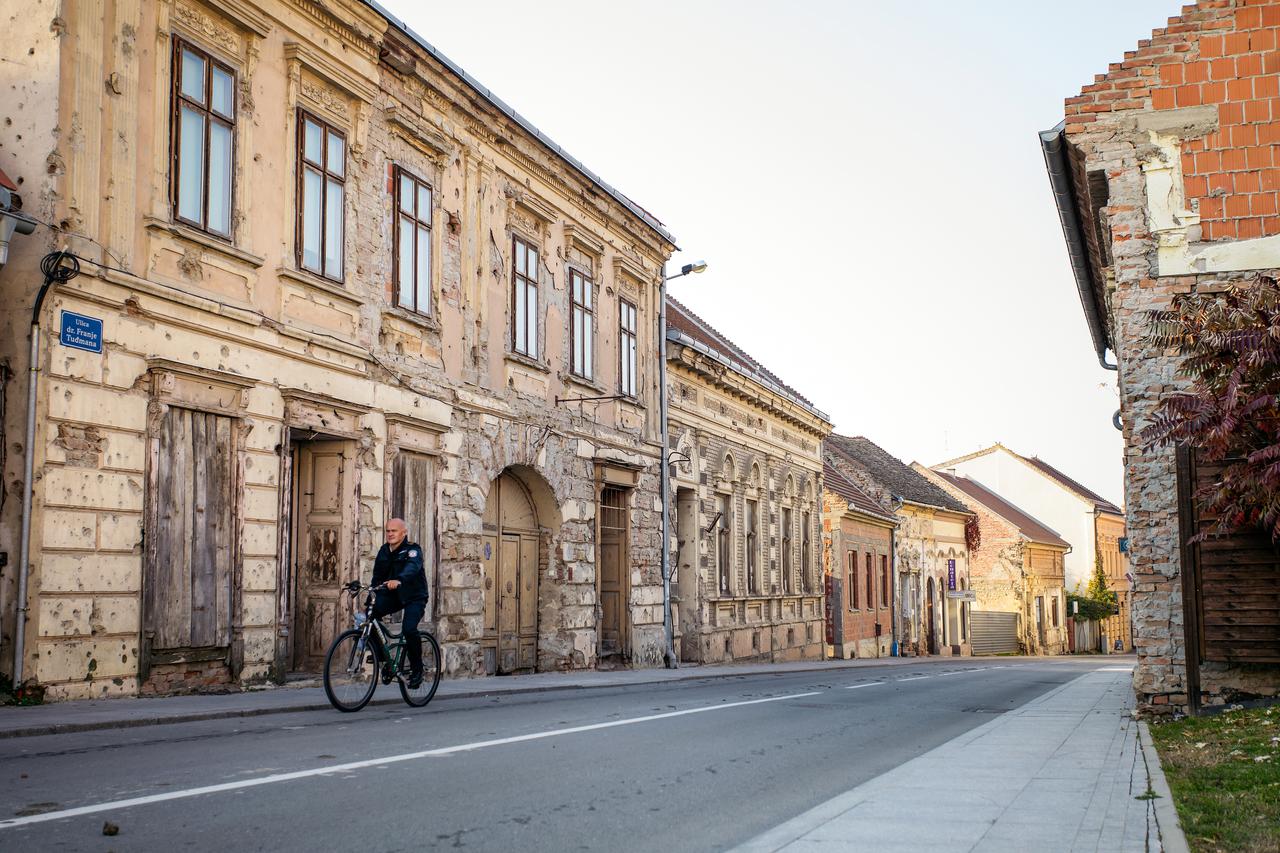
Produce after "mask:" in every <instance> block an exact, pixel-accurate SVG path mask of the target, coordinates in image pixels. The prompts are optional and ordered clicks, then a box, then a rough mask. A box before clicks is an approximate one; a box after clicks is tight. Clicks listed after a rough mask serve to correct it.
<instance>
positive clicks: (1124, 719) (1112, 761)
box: [739, 660, 1187, 853]
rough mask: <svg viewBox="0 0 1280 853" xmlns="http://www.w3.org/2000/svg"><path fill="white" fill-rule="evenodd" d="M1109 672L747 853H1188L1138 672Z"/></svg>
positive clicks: (786, 827)
mask: <svg viewBox="0 0 1280 853" xmlns="http://www.w3.org/2000/svg"><path fill="white" fill-rule="evenodd" d="M1099 664H1100V668H1099V669H1097V670H1095V671H1093V672H1091V673H1089V674H1087V675H1084V676H1081V677H1080V678H1078V679H1076V680H1074V681H1071V682H1068V683H1067V684H1064V685H1062V686H1061V687H1059V688H1057V689H1055V690H1052V691H1050V692H1048V693H1046V694H1044V695H1043V696H1040V697H1038V698H1037V699H1035V700H1033V701H1031V702H1029V703H1028V704H1026V705H1024V706H1022V707H1021V708H1019V709H1017V710H1015V711H1010V712H1008V713H1006V714H1003V715H1001V716H999V717H997V718H996V719H994V720H992V721H991V722H989V723H986V724H985V725H982V726H980V727H978V728H976V729H973V730H972V731H969V732H967V733H966V734H964V735H962V736H960V737H958V738H956V739H955V740H953V741H951V742H949V743H947V744H945V745H943V746H940V747H938V748H937V749H934V750H932V751H930V752H927V753H925V754H924V755H921V756H919V757H918V758H915V759H913V760H911V761H909V762H907V763H905V764H903V765H901V766H899V767H896V768H894V769H893V770H891V771H889V772H888V773H885V774H883V775H881V776H878V777H876V778H875V779H872V780H870V781H868V782H866V783H864V784H862V785H859V786H858V787H856V788H854V789H853V790H851V791H849V792H848V793H845V794H842V795H841V796H839V797H836V798H834V799H832V800H829V801H827V802H826V803H823V804H822V805H820V806H817V807H816V808H813V809H811V810H810V811H808V812H806V813H805V814H802V815H800V816H799V817H797V818H795V819H793V820H790V821H787V822H786V823H784V824H782V825H781V826H778V827H776V828H775V829H773V830H771V831H769V832H767V833H765V834H764V835H761V836H759V837H757V838H755V839H753V840H752V841H750V842H748V843H747V844H745V845H743V846H742V847H741V848H739V849H740V850H743V851H752V852H753V853H755V852H756V851H777V850H785V851H788V853H806V851H837V850H876V851H885V852H886V853H892V851H989V853H998V852H999V851H1011V853H1013V851H1026V850H1044V851H1059V850H1060V851H1072V853H1075V851H1086V850H1087V851H1108V853H1109V851H1161V850H1164V851H1170V853H1181V851H1185V850H1186V849H1187V846H1186V839H1185V838H1184V836H1183V834H1182V831H1181V829H1180V828H1179V827H1178V822H1177V817H1176V813H1175V812H1174V808H1173V802H1172V798H1171V795H1170V793H1169V788H1168V785H1167V784H1166V783H1165V780H1164V774H1163V773H1162V772H1161V770H1160V763H1159V760H1158V759H1157V758H1156V755H1155V750H1154V749H1153V748H1152V747H1151V745H1150V736H1149V735H1148V734H1146V733H1145V724H1140V723H1139V722H1138V721H1136V720H1135V719H1134V718H1133V715H1132V714H1131V713H1130V709H1131V708H1132V706H1133V687H1132V665H1131V664H1129V663H1128V662H1120V661H1115V662H1111V661H1103V660H1100V661H1099ZM1144 741H1145V745H1144ZM848 757H849V758H850V760H856V756H848ZM1149 792H1152V793H1149ZM1153 794H1154V796H1153Z"/></svg>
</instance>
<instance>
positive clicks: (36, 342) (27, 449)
mask: <svg viewBox="0 0 1280 853" xmlns="http://www.w3.org/2000/svg"><path fill="white" fill-rule="evenodd" d="M64 260H66V261H69V264H68V265H67V266H63V265H62V262H63V261H64ZM40 271H41V272H42V273H44V283H43V284H42V285H40V290H39V292H38V293H36V304H35V306H34V307H32V309H31V351H30V353H29V355H28V362H27V365H28V366H27V377H28V378H27V435H26V439H25V440H24V442H23V447H22V539H21V544H20V545H19V548H18V609H17V624H16V625H15V626H14V632H13V634H14V636H13V685H14V687H15V688H17V687H19V686H20V685H21V684H22V653H23V646H24V645H25V643H24V641H25V639H26V627H27V569H28V566H29V564H30V560H31V491H32V482H31V481H32V478H33V475H32V471H33V469H34V467H35V456H36V391H37V389H38V388H39V384H40V310H41V308H43V307H44V299H45V297H46V296H48V295H49V291H50V290H51V289H52V287H53V285H55V284H61V283H63V282H68V281H70V280H71V279H73V278H75V277H76V276H77V275H79V274H80V262H79V261H77V260H76V258H75V255H72V254H69V253H67V252H50V253H49V254H47V255H45V256H44V259H43V260H41V261H40Z"/></svg>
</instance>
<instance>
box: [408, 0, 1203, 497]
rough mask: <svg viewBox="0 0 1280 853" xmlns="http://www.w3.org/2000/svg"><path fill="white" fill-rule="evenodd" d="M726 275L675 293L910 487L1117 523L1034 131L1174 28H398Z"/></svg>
mask: <svg viewBox="0 0 1280 853" xmlns="http://www.w3.org/2000/svg"><path fill="white" fill-rule="evenodd" d="M383 4H384V5H385V6H386V7H387V8H388V9H389V10H390V11H391V12H392V13H393V14H396V15H399V16H401V17H403V18H404V19H405V20H406V21H407V22H408V24H409V26H411V27H412V28H413V29H414V30H416V31H417V32H418V33H419V34H420V35H421V36H422V37H423V38H425V39H426V40H427V41H429V42H431V43H432V44H433V45H434V46H435V47H436V48H437V49H439V50H440V51H441V52H442V53H443V54H444V55H445V56H448V57H449V58H450V59H452V60H453V61H454V62H455V63H457V64H458V65H459V66H461V67H462V68H464V69H465V70H466V71H467V72H469V73H470V74H471V75H472V76H473V77H475V78H477V79H478V80H479V81H480V82H481V83H482V84H483V85H485V86H487V87H489V88H490V89H492V90H493V91H494V92H495V93H496V94H497V95H498V96H499V97H500V98H502V99H503V100H504V101H506V102H507V103H508V104H510V105H511V106H512V107H513V108H515V109H516V110H517V111H518V112H520V113H521V114H522V115H523V116H524V117H525V118H527V119H528V120H530V121H531V122H533V123H534V124H535V125H536V126H537V127H538V128H539V129H540V130H542V132H543V133H545V134H546V135H547V136H549V137H550V138H551V139H554V140H555V141H556V142H557V143H559V144H560V146H561V147H563V148H564V149H565V150H567V151H568V152H570V153H571V154H572V155H573V156H575V157H576V158H577V159H578V160H580V161H581V162H583V163H584V164H586V166H587V167H588V168H590V169H592V170H593V171H595V172H596V173H597V174H598V175H600V176H601V177H602V178H603V179H604V180H605V181H607V182H609V183H610V184H612V185H613V186H614V187H615V188H617V189H618V190H620V191H621V192H623V193H624V194H626V195H628V196H630V197H631V198H633V199H635V200H636V201H637V202H638V203H639V204H641V205H642V206H644V207H645V208H646V209H648V210H650V211H652V212H653V213H654V215H656V216H657V217H658V218H659V219H661V220H662V221H663V222H664V223H666V225H667V226H668V227H669V229H670V230H671V231H672V233H674V234H675V235H676V238H677V239H678V240H679V243H680V246H681V248H682V249H683V251H682V252H681V253H679V254H677V255H676V257H675V259H674V260H673V264H672V267H673V269H674V268H677V267H678V266H679V265H680V264H682V263H687V262H688V261H691V260H695V259H698V258H705V259H706V261H707V262H708V264H709V268H708V270H707V272H705V273H703V274H702V275H698V276H689V277H687V278H684V279H680V280H677V281H676V282H673V284H672V288H671V289H672V293H673V294H674V295H675V296H676V298H678V299H680V300H681V301H683V302H684V303H685V304H687V305H688V306H689V307H690V308H692V309H693V310H694V311H695V312H697V313H699V314H700V315H701V316H702V317H703V318H704V319H705V320H707V322H709V323H711V324H712V325H713V326H715V327H716V328H718V329H719V330H720V331H721V332H723V333H724V334H725V335H727V336H728V337H729V338H731V339H732V340H733V341H734V342H736V343H737V344H738V345H739V346H741V347H742V348H743V349H745V350H746V351H747V352H749V353H751V354H752V355H753V356H754V357H756V358H757V359H759V360H760V361H762V362H763V363H764V364H765V365H767V366H768V367H769V369H770V370H772V371H773V372H775V373H777V374H778V375H779V376H781V377H782V379H783V380H784V381H786V382H787V383H788V384H790V385H791V386H792V387H794V388H796V389H797V390H799V391H800V392H801V393H802V394H804V395H805V396H806V397H808V398H809V399H810V400H812V401H813V403H814V404H815V405H816V406H817V407H818V408H820V409H822V410H824V411H825V412H827V413H828V415H830V417H831V418H832V420H833V421H834V422H835V425H836V430H837V431H838V432H841V433H845V434H851V435H865V436H867V437H868V438H870V439H872V440H873V441H875V442H876V443H878V444H880V445H881V446H883V447H885V448H886V449H887V450H889V451H890V452H892V453H894V454H895V455H897V456H899V457H901V458H902V459H904V460H905V461H907V462H910V461H912V460H917V461H920V462H923V463H925V464H935V463H937V462H940V461H942V460H943V459H945V458H948V457H951V456H958V455H960V454H962V453H967V452H970V451H972V450H976V449H978V448H979V447H981V446H986V445H988V444H990V443H992V442H994V441H1001V442H1003V443H1004V444H1006V445H1008V446H1009V447H1011V448H1013V449H1014V450H1016V451H1018V452H1020V453H1024V454H1027V455H1038V456H1040V457H1042V458H1043V459H1045V460H1047V461H1049V462H1050V463H1052V464H1054V465H1056V466H1057V467H1059V468H1061V469H1063V470H1064V471H1066V472H1067V473H1068V474H1070V475H1072V476H1074V477H1076V478H1077V479H1079V480H1081V481H1082V482H1084V483H1085V484H1087V485H1089V486H1091V487H1093V488H1094V489H1096V490H1097V491H1099V492H1101V493H1102V494H1103V495H1105V496H1106V497H1108V498H1110V499H1112V500H1116V501H1119V500H1122V499H1123V486H1122V479H1123V469H1122V466H1123V462H1122V459H1121V451H1122V443H1121V438H1120V433H1118V432H1117V431H1116V430H1115V428H1114V427H1113V426H1112V425H1111V414H1112V412H1114V411H1115V409H1116V408H1117V406H1118V398H1117V394H1116V389H1115V378H1114V377H1115V374H1114V373H1109V372H1107V371H1104V370H1103V369H1102V368H1100V367H1098V366H1097V363H1096V361H1095V359H1094V356H1093V350H1092V345H1091V344H1090V339H1089V333H1088V329H1087V327H1086V325H1085V321H1084V316H1083V314H1082V312H1081V309H1080V302H1079V298H1078V296H1077V295H1076V290H1075V286H1074V284H1073V279H1072V277H1071V269H1070V266H1069V265H1068V262H1067V257H1066V250H1065V247H1064V244H1063V240H1062V231H1061V229H1060V227H1059V225H1058V218H1057V214H1056V212H1055V210H1054V207H1053V203H1052V197H1051V195H1050V192H1049V184H1048V178H1047V177H1046V175H1045V169H1044V160H1043V158H1042V156H1041V154H1040V148H1039V144H1038V140H1037V138H1036V133H1037V131H1040V130H1044V129H1047V128H1050V127H1052V126H1053V125H1055V124H1057V123H1058V121H1059V120H1061V118H1062V101H1063V98H1066V97H1068V96H1070V95H1073V94H1076V93H1078V92H1079V89H1080V87H1081V86H1082V85H1084V84H1086V83H1089V82H1091V81H1092V79H1093V75H1094V74H1095V73H1101V72H1104V71H1106V69H1107V64H1108V63H1109V62H1117V61H1120V60H1121V59H1122V58H1123V56H1122V55H1123V53H1124V51H1126V50H1132V49H1134V48H1135V47H1136V46H1137V41H1138V40H1139V39H1142V38H1147V37H1149V36H1150V34H1151V30H1152V29H1154V28H1156V27H1160V26H1163V25H1164V24H1165V22H1166V20H1167V18H1168V17H1169V16H1170V15H1176V14H1177V13H1178V11H1179V9H1180V3H1179V2H1178V0H1073V2H1071V3H1040V2H1034V3H1029V2H1026V0H1007V2H997V0H979V2H965V3H962V2H955V0H933V2H929V0H917V2H912V3H889V4H886V3H880V2H876V3H872V2H854V0H848V2H833V1H832V0H828V1H827V2H814V0H806V2H800V0H793V1H792V2H788V3H783V2H761V1H760V0H752V1H750V2H744V1H743V0H732V2H731V1H730V0H685V2H670V0H655V2H648V3H644V4H635V3H627V4H621V3H604V2H599V0H596V1H595V2H587V0H541V2H537V3H530V2H527V0H520V2H516V0H468V2H464V3H431V4H429V5H428V4H424V3H415V2H408V0H383Z"/></svg>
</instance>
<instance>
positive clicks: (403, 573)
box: [373, 518, 427, 690]
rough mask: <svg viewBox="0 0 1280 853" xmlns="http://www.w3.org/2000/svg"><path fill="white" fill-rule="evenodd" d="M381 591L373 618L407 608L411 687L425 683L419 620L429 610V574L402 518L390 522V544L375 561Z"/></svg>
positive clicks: (375, 582)
mask: <svg viewBox="0 0 1280 853" xmlns="http://www.w3.org/2000/svg"><path fill="white" fill-rule="evenodd" d="M380 584H385V587H386V588H385V589H379V590H378V593H377V595H378V597H377V599H376V601H375V603H374V609H373V617H374V618H375V619H380V618H382V617H383V616H388V615H390V614H392V613H395V612H396V611H398V610H401V609H403V610H404V622H403V623H402V626H401V631H402V632H403V636H404V639H405V643H406V645H405V650H406V652H407V653H408V656H409V689H410V690H416V689H418V687H420V686H421V685H422V639H421V635H420V634H419V633H418V623H419V622H421V621H422V617H423V615H424V614H425V613H426V610H427V573H426V570H425V569H424V568H423V560H422V548H421V547H420V546H419V545H418V544H417V543H414V542H410V541H409V528H408V526H407V525H405V523H404V519H402V518H393V519H391V520H390V521H388V522H387V544H385V545H383V546H382V548H381V549H379V551H378V556H377V559H375V560H374V561H373V586H375V587H377V586H379V585H380Z"/></svg>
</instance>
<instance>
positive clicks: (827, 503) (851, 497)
mask: <svg viewBox="0 0 1280 853" xmlns="http://www.w3.org/2000/svg"><path fill="white" fill-rule="evenodd" d="M897 526H898V521H897V518H896V517H895V516H894V515H893V514H892V513H890V512H887V511H886V510H884V509H882V508H881V506H880V505H879V504H878V503H876V502H875V500H874V499H873V498H872V497H871V496H870V495H868V494H867V493H866V492H864V491H863V490H862V489H860V488H858V486H857V485H856V484H855V483H854V482H853V481H852V480H851V479H849V478H848V477H846V476H845V475H844V474H842V473H841V472H840V470H839V469H837V468H836V467H835V466H833V465H831V464H830V463H826V464H824V466H823V487H822V545H823V548H822V550H823V554H824V560H825V563H824V565H825V568H826V583H827V588H826V593H827V613H828V617H827V630H828V642H829V643H830V644H831V646H832V648H833V651H834V654H835V656H836V657H838V658H868V657H888V656H889V655H891V654H892V653H893V651H894V649H893V611H894V608H895V606H896V605H897V601H896V598H897V596H895V595H894V586H895V585H894V583H893V566H892V560H893V531H894V529H895V528H896V527H897Z"/></svg>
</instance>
